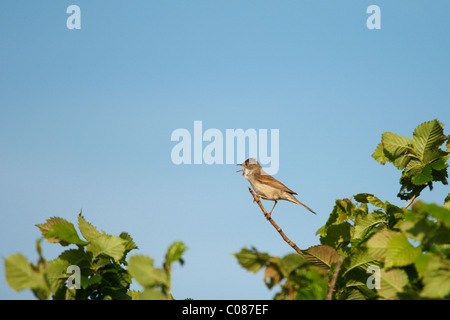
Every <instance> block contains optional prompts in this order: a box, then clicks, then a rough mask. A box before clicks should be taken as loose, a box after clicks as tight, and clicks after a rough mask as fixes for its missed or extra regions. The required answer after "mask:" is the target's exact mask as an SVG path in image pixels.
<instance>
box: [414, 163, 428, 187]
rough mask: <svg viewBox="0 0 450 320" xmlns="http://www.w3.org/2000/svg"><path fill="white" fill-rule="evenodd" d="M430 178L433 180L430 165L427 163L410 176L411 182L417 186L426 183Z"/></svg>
mask: <svg viewBox="0 0 450 320" xmlns="http://www.w3.org/2000/svg"><path fill="white" fill-rule="evenodd" d="M432 180H433V175H432V171H431V166H430V165H428V164H427V165H426V166H425V167H424V168H423V169H422V170H421V172H419V173H417V174H415V175H413V176H412V178H411V182H412V183H414V184H415V185H417V186H420V185H423V184H426V183H428V182H430V181H432Z"/></svg>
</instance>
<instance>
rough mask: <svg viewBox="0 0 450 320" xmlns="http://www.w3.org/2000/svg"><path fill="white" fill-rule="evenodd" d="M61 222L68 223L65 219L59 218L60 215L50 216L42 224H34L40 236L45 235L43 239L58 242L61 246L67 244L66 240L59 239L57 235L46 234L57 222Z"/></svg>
mask: <svg viewBox="0 0 450 320" xmlns="http://www.w3.org/2000/svg"><path fill="white" fill-rule="evenodd" d="M61 223H69V222H68V221H67V220H65V219H63V218H60V217H51V218H50V219H47V220H46V222H45V223H42V224H36V225H35V226H36V227H38V228H39V231H41V234H42V236H44V237H45V239H46V240H47V241H48V242H50V243H60V244H61V245H63V246H67V245H69V243H68V242H66V241H63V240H61V239H60V238H58V237H50V236H47V233H48V232H49V231H50V229H51V228H52V227H53V226H54V225H57V224H61Z"/></svg>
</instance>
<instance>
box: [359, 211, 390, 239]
mask: <svg viewBox="0 0 450 320" xmlns="http://www.w3.org/2000/svg"><path fill="white" fill-rule="evenodd" d="M380 223H386V214H385V213H383V212H378V211H374V212H371V213H369V214H368V215H366V216H363V217H361V216H358V217H357V218H356V222H355V227H354V233H353V237H352V238H353V239H364V238H365V237H366V235H367V234H368V233H369V231H370V230H371V229H372V228H373V227H374V226H376V225H378V224H380Z"/></svg>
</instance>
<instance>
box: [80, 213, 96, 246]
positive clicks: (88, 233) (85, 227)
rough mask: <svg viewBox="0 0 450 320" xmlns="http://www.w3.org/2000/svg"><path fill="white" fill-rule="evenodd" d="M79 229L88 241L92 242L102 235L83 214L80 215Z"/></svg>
mask: <svg viewBox="0 0 450 320" xmlns="http://www.w3.org/2000/svg"><path fill="white" fill-rule="evenodd" d="M78 229H80V232H81V234H82V235H83V237H84V238H85V239H86V240H87V241H91V240H93V239H95V238H96V237H98V236H99V235H101V234H102V233H101V232H99V231H98V230H97V228H96V227H95V226H93V225H92V224H90V223H89V222H87V221H86V220H85V219H84V217H83V216H82V215H81V213H80V214H79V215H78Z"/></svg>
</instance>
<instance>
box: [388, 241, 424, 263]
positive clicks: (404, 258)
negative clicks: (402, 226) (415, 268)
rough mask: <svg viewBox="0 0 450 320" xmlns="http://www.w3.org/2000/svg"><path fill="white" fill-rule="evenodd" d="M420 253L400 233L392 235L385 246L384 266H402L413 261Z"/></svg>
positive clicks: (418, 249)
mask: <svg viewBox="0 0 450 320" xmlns="http://www.w3.org/2000/svg"><path fill="white" fill-rule="evenodd" d="M420 254H421V250H420V248H415V247H414V246H413V245H412V244H411V243H410V242H409V241H408V239H407V238H406V237H405V236H404V235H403V234H401V233H398V234H395V235H393V236H392V237H391V238H390V239H389V243H388V245H387V247H386V260H385V267H386V268H391V267H403V266H407V265H408V264H411V263H413V262H414V260H415V259H416V258H417V257H418V256H419V255H420Z"/></svg>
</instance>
